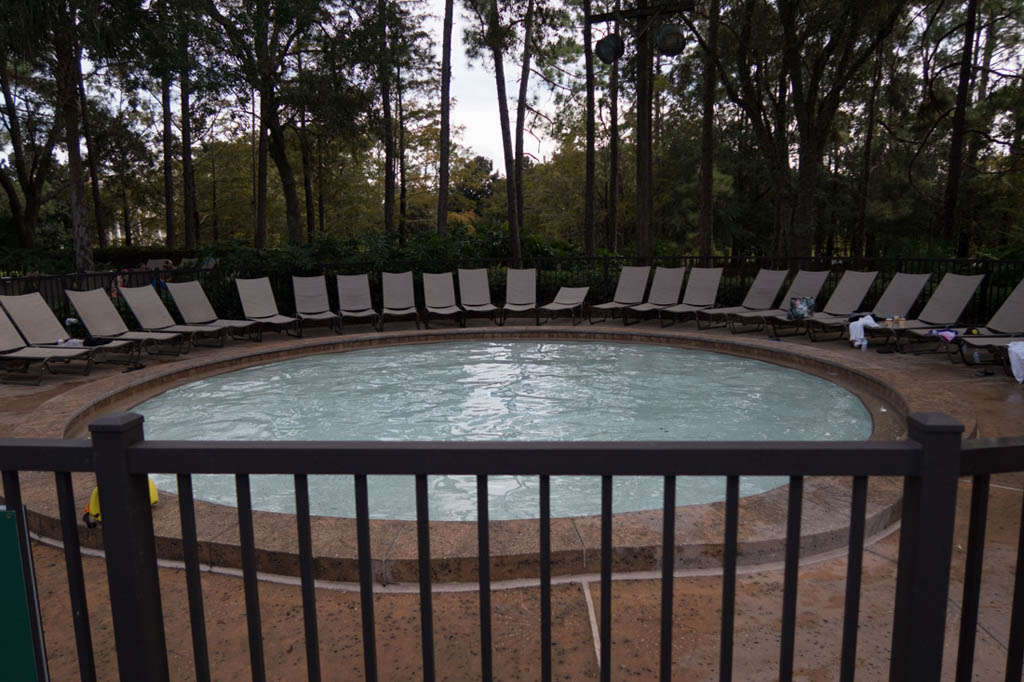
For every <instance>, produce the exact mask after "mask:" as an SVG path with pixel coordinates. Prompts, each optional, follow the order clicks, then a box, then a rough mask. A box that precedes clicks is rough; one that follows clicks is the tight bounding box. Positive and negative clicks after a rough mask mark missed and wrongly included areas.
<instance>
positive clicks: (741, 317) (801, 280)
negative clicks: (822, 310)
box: [729, 270, 828, 334]
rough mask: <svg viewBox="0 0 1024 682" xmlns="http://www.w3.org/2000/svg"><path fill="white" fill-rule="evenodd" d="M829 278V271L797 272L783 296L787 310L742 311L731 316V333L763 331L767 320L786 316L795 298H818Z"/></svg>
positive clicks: (782, 303)
mask: <svg viewBox="0 0 1024 682" xmlns="http://www.w3.org/2000/svg"><path fill="white" fill-rule="evenodd" d="M827 278H828V270H797V273H796V276H795V277H793V281H792V282H791V283H790V285H789V289H787V290H786V293H785V294H783V295H782V302H781V303H780V305H782V306H787V307H786V308H781V307H780V308H771V309H769V310H742V311H739V312H735V313H730V314H729V331H731V332H732V333H733V334H742V333H745V332H756V331H761V330H762V329H764V328H765V325H766V324H767V322H766V319H767V318H769V317H775V316H777V315H786V314H787V313H788V312H789V310H788V306H789V302H790V301H791V300H793V299H794V298H817V297H818V294H819V293H820V292H821V287H823V286H824V285H825V280H826V279H827Z"/></svg>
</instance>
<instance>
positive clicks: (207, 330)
mask: <svg viewBox="0 0 1024 682" xmlns="http://www.w3.org/2000/svg"><path fill="white" fill-rule="evenodd" d="M118 292H119V293H120V295H121V298H123V299H124V302H125V303H127V304H128V307H129V308H131V311H132V314H133V315H135V319H136V320H137V321H138V323H139V326H140V327H141V328H142V330H143V331H147V332H164V333H168V334H184V335H185V336H186V337H188V340H189V342H191V343H192V345H196V346H197V345H199V339H200V338H212V339H213V340H214V342H215V343H216V345H218V346H223V345H224V336H225V332H224V330H223V329H221V328H220V327H210V326H201V325H195V324H176V323H175V322H174V318H172V317H171V314H170V313H169V312H167V307H166V306H165V305H164V302H163V301H161V300H160V296H158V295H157V293H156V289H154V288H153V287H151V286H149V285H148V284H147V285H145V286H141V287H118Z"/></svg>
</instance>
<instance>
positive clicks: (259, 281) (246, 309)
mask: <svg viewBox="0 0 1024 682" xmlns="http://www.w3.org/2000/svg"><path fill="white" fill-rule="evenodd" d="M235 286H236V287H237V288H238V298H240V299H241V301H242V314H243V315H245V319H247V320H251V321H253V322H256V323H257V325H258V326H259V337H260V338H261V339H262V338H263V330H264V329H265V328H268V327H269V328H270V329H273V330H275V331H277V332H278V333H281V332H282V331H283V332H285V333H286V334H289V335H291V336H302V324H301V323H300V322H299V320H298V318H295V317H289V316H287V315H282V314H281V313H279V312H278V311H277V301H276V300H274V291H273V289H271V288H270V279H269V278H267V277H258V278H256V279H242V278H237V279H235Z"/></svg>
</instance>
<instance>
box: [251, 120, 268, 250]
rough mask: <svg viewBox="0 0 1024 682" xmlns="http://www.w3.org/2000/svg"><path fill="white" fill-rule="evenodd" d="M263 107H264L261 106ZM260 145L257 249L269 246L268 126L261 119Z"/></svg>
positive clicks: (258, 150) (257, 160)
mask: <svg viewBox="0 0 1024 682" xmlns="http://www.w3.org/2000/svg"><path fill="white" fill-rule="evenodd" d="M261 109H262V107H261ZM259 129H260V131H259V140H260V141H259V146H258V147H257V150H256V234H255V235H254V236H255V239H254V245H255V246H256V248H257V249H264V248H266V246H267V152H268V148H269V146H270V144H269V140H268V139H267V126H266V125H264V124H263V119H262V118H260V120H259Z"/></svg>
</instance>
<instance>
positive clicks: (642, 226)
mask: <svg viewBox="0 0 1024 682" xmlns="http://www.w3.org/2000/svg"><path fill="white" fill-rule="evenodd" d="M637 9H640V10H644V9H647V0H639V2H638V3H637ZM636 53H637V54H636V61H637V68H636V138H637V139H636V253H637V256H638V257H639V258H640V259H641V260H642V261H643V262H645V263H650V262H651V260H652V259H653V257H654V244H653V240H652V235H651V218H652V216H653V214H654V194H653V187H652V185H653V183H652V178H653V173H654V169H653V159H652V154H651V70H652V69H653V67H654V59H653V54H652V46H651V32H650V29H649V28H648V27H647V26H646V25H645V26H642V27H641V33H640V34H639V35H638V36H637V46H636Z"/></svg>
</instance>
